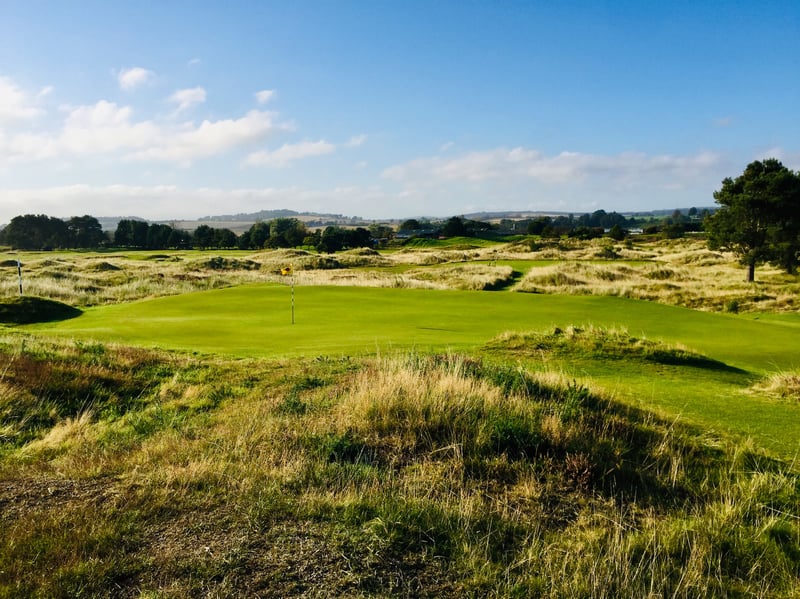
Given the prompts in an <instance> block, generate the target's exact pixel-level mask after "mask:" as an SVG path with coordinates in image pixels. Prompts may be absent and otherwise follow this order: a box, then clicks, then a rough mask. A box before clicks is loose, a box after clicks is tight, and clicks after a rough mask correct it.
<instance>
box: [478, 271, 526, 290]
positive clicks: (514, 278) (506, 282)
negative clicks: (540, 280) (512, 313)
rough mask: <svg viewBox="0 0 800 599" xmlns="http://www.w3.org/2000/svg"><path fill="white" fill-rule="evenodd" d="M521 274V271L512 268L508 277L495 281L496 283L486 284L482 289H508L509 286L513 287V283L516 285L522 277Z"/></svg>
mask: <svg viewBox="0 0 800 599" xmlns="http://www.w3.org/2000/svg"><path fill="white" fill-rule="evenodd" d="M522 274H523V273H521V272H520V271H518V270H514V271H512V272H511V276H510V277H508V278H507V279H503V280H502V281H497V282H496V283H493V284H491V285H487V286H486V287H484V288H483V290H484V291H505V290H506V289H509V288H510V287H513V286H514V285H516V284H517V283H518V282H519V280H520V279H521V278H522Z"/></svg>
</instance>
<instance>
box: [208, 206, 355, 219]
mask: <svg viewBox="0 0 800 599" xmlns="http://www.w3.org/2000/svg"><path fill="white" fill-rule="evenodd" d="M301 217H303V218H302V220H307V219H308V218H313V219H318V220H335V221H351V220H354V219H355V220H361V219H360V218H359V217H357V216H355V217H349V216H343V215H341V214H323V213H319V212H297V211H295V210H288V209H285V208H284V209H281V210H259V211H258V212H249V213H244V212H240V213H239V214H221V215H218V216H203V217H200V218H198V219H197V220H198V221H199V222H204V221H213V222H227V221H232V222H247V221H249V222H257V221H260V220H262V221H267V220H272V219H274V218H301Z"/></svg>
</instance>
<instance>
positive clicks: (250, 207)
mask: <svg viewBox="0 0 800 599" xmlns="http://www.w3.org/2000/svg"><path fill="white" fill-rule="evenodd" d="M392 200H393V196H390V195H388V194H386V193H385V192H383V191H381V190H378V189H373V188H360V187H335V188H331V189H324V190H321V189H319V190H318V189H307V188H302V187H295V186H289V187H277V188H271V187H265V188H238V189H224V188H199V189H189V188H183V187H179V186H176V185H152V186H143V185H105V186H103V185H98V186H93V185H85V184H81V185H63V186H53V187H45V188H36V189H3V188H0V223H3V222H8V221H9V220H11V218H13V217H14V216H17V215H19V214H27V213H36V214H38V213H42V214H49V215H51V216H57V217H59V218H67V217H70V216H74V215H76V214H91V215H93V216H112V215H130V216H141V217H144V218H147V219H152V220H161V219H181V218H185V219H187V220H190V219H194V218H198V217H201V216H211V215H219V214H223V213H228V212H256V211H259V210H265V209H281V208H292V209H295V210H301V211H306V210H307V211H315V212H331V211H332V209H333V207H334V206H335V207H336V211H337V212H338V211H339V208H340V207H341V208H343V209H346V210H347V211H348V214H351V215H354V214H358V215H364V214H365V210H370V209H372V210H375V209H376V208H379V207H380V206H381V205H386V204H387V203H389V202H391V201H392Z"/></svg>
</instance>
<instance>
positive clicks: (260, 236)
mask: <svg viewBox="0 0 800 599" xmlns="http://www.w3.org/2000/svg"><path fill="white" fill-rule="evenodd" d="M247 238H248V239H249V240H250V244H249V246H248V249H254V250H260V249H262V248H264V247H266V243H267V240H268V239H269V223H265V222H263V221H258V222H257V223H254V224H253V226H251V227H250V230H249V231H248V235H247Z"/></svg>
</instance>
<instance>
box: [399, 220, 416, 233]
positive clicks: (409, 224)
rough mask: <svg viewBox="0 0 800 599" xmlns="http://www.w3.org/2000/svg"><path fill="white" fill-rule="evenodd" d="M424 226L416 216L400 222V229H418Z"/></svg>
mask: <svg viewBox="0 0 800 599" xmlns="http://www.w3.org/2000/svg"><path fill="white" fill-rule="evenodd" d="M421 228H422V225H420V222H419V221H418V220H417V219H416V218H409V219H408V220H404V221H403V222H402V223H400V228H399V230H400V231H418V230H419V229H421Z"/></svg>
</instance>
